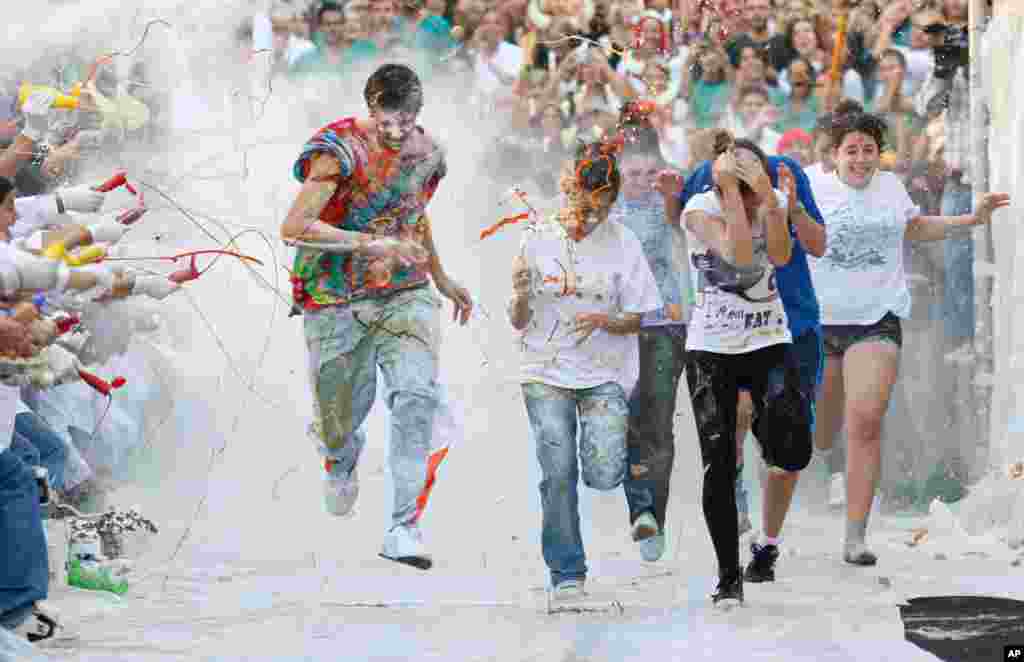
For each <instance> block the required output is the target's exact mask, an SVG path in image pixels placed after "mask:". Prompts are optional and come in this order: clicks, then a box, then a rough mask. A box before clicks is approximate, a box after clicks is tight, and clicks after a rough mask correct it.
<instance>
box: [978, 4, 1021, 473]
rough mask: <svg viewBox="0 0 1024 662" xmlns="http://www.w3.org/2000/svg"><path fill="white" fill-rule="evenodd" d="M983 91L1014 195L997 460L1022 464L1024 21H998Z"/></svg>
mask: <svg viewBox="0 0 1024 662" xmlns="http://www.w3.org/2000/svg"><path fill="white" fill-rule="evenodd" d="M983 54H984V57H985V62H984V68H983V70H984V72H985V81H984V87H985V88H986V89H985V91H986V93H987V97H988V101H989V106H990V109H991V129H990V134H989V158H990V163H991V166H990V182H989V189H990V190H992V191H998V192H1007V193H1010V194H1011V195H1012V196H1014V202H1013V206H1012V207H1011V208H1010V209H1009V210H1008V211H1004V212H999V213H998V214H997V215H996V217H995V218H994V220H993V238H994V244H995V262H996V269H997V272H998V273H997V276H996V291H995V298H994V301H995V303H994V309H995V310H994V322H995V329H994V332H995V346H994V352H993V356H994V363H995V375H994V376H995V388H994V389H993V394H992V417H991V440H992V451H993V455H992V460H993V461H995V462H1000V463H1005V462H1006V461H1017V460H1019V459H1021V458H1020V457H1019V456H1021V455H1022V446H1021V443H1020V442H1021V438H1022V437H1021V432H1024V409H1022V407H1021V404H1022V397H1021V396H1022V395H1024V363H1022V362H1021V357H1022V356H1024V285H1022V283H1021V282H1020V279H1021V277H1022V276H1024V268H1022V269H1018V268H1017V265H1019V264H1021V260H1022V259H1024V231H1022V230H1021V229H1020V227H1019V226H1020V220H1021V211H1022V210H1024V111H1022V110H1020V109H1019V106H1020V105H1021V102H1022V101H1024V16H1005V15H1004V16H997V17H995V18H994V19H993V21H992V23H991V25H990V26H989V28H988V30H987V32H986V34H985V40H984V44H983Z"/></svg>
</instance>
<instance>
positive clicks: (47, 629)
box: [12, 600, 78, 647]
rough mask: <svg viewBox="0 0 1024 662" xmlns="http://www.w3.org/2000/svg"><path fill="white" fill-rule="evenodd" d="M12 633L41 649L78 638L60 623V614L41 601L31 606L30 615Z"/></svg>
mask: <svg viewBox="0 0 1024 662" xmlns="http://www.w3.org/2000/svg"><path fill="white" fill-rule="evenodd" d="M12 632H13V633H14V635H15V636H17V637H24V638H25V639H27V640H28V641H29V642H31V643H33V644H35V645H36V646H42V647H46V646H49V645H52V644H59V643H66V642H69V641H74V640H76V639H77V638H78V637H77V636H75V635H74V634H72V633H71V632H69V631H68V630H67V628H66V627H65V626H64V625H63V624H62V623H61V618H60V613H59V612H58V611H57V610H56V609H54V608H53V607H51V606H50V605H49V604H48V603H46V602H45V601H43V600H40V601H38V602H36V603H35V604H34V605H32V613H30V614H29V615H28V618H26V619H25V620H24V621H22V623H21V625H19V626H18V627H16V628H14V629H13V630H12Z"/></svg>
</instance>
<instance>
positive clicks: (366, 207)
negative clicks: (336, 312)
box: [293, 118, 446, 310]
mask: <svg viewBox="0 0 1024 662" xmlns="http://www.w3.org/2000/svg"><path fill="white" fill-rule="evenodd" d="M316 154H329V155H331V156H333V157H335V158H336V159H337V160H338V162H339V163H340V164H341V175H340V176H339V177H338V189H337V191H336V192H335V194H334V196H333V197H332V198H331V199H330V201H328V203H327V205H326V206H325V207H324V210H323V211H322V212H321V214H320V220H321V221H323V222H324V223H327V224H328V225H332V226H334V227H337V228H340V229H342V230H349V231H353V232H365V233H367V234H372V235H374V236H376V237H392V238H395V239H406V240H409V239H411V240H415V241H419V242H422V241H423V237H424V234H425V232H426V229H427V223H428V220H427V218H426V216H425V214H424V211H425V209H426V206H427V203H428V202H430V199H431V198H432V197H433V195H434V191H436V190H437V186H438V184H439V183H440V181H441V178H443V177H444V175H445V173H446V164H445V158H444V151H443V150H442V148H441V147H440V146H439V145H438V144H437V143H436V142H435V141H434V140H433V139H432V138H430V136H428V135H427V134H426V133H425V132H424V131H423V129H421V128H420V127H416V130H415V131H414V133H413V135H411V136H410V137H409V139H408V140H406V142H405V144H404V145H403V147H402V150H401V152H392V151H388V150H383V149H375V148H374V143H373V141H372V140H371V137H370V135H369V134H368V133H366V131H365V130H364V129H363V127H361V126H360V125H359V124H357V122H356V120H355V119H354V118H346V119H343V120H340V121H338V122H335V123H333V124H329V125H327V126H326V127H324V128H323V129H321V130H320V131H318V132H317V134H316V135H315V136H313V138H312V139H310V141H309V142H307V143H306V145H305V147H304V148H303V150H302V154H301V155H300V156H299V159H298V160H297V161H296V163H295V167H294V174H295V177H296V179H298V180H299V181H300V182H303V181H305V180H306V176H307V175H308V173H309V167H310V159H311V158H312V157H313V156H314V155H316ZM294 278H295V280H296V281H297V282H296V283H295V287H294V290H293V291H294V293H295V297H296V303H297V304H299V305H300V306H301V307H302V308H304V309H306V310H316V309H318V308H322V307H324V306H332V305H339V304H346V303H349V302H351V301H357V300H360V299H367V298H372V297H382V296H386V295H388V294H392V293H394V292H396V291H399V290H404V289H408V288H411V287H419V286H422V285H426V284H427V283H428V282H429V274H428V273H427V272H426V271H424V270H422V269H418V268H415V267H404V266H401V265H397V264H394V263H393V262H392V261H391V260H388V259H384V258H373V257H369V256H366V255H362V254H337V253H328V252H325V251H322V250H318V249H313V248H305V247H300V248H299V249H298V250H297V252H296V255H295V266H294Z"/></svg>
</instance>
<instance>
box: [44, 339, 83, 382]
mask: <svg viewBox="0 0 1024 662" xmlns="http://www.w3.org/2000/svg"><path fill="white" fill-rule="evenodd" d="M44 351H45V352H46V363H47V366H48V367H49V372H50V373H52V375H53V377H52V380H53V381H52V383H53V384H54V385H57V384H66V383H68V382H73V381H76V380H78V378H79V376H78V369H79V362H78V357H76V356H75V355H74V354H72V353H71V352H69V351H68V350H66V349H64V348H63V347H61V346H60V345H50V346H49V347H47V348H46V349H45V350H44Z"/></svg>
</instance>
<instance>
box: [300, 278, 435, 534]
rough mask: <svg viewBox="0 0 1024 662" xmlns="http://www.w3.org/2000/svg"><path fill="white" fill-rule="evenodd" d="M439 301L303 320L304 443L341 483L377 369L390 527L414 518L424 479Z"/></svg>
mask: <svg viewBox="0 0 1024 662" xmlns="http://www.w3.org/2000/svg"><path fill="white" fill-rule="evenodd" d="M440 306H441V302H440V300H439V299H438V298H437V297H436V296H435V295H434V294H433V292H432V291H431V290H430V289H428V288H426V287H419V288H416V289H412V290H405V291H402V292H398V293H396V294H392V295H390V296H388V297H386V298H381V299H373V300H369V301H361V302H357V303H354V304H351V305H348V306H332V307H329V308H324V309H321V310H319V311H316V312H312V313H306V314H305V332H306V344H307V348H308V350H309V361H310V364H309V375H310V379H311V382H312V384H311V385H312V388H313V394H314V399H313V400H314V405H313V409H314V420H313V425H312V426H311V430H310V432H311V435H312V436H313V438H314V440H315V441H316V443H317V447H318V450H319V452H320V454H321V455H322V456H323V457H325V458H330V459H332V460H334V461H335V462H336V464H335V465H334V467H333V469H332V471H335V472H338V473H340V474H341V475H349V474H350V472H352V471H353V470H354V469H355V467H356V463H357V462H358V461H359V456H360V454H361V453H362V450H363V447H364V446H365V445H366V435H365V433H364V432H363V431H362V429H361V427H362V425H363V423H364V422H365V421H366V417H367V416H368V415H369V413H370V409H371V408H372V407H373V402H374V400H375V398H376V395H377V369H378V368H380V370H381V373H382V374H383V376H384V384H385V386H386V387H387V391H386V395H385V398H386V400H385V404H386V405H387V407H388V409H389V410H390V412H391V449H390V458H389V462H390V466H391V476H392V479H393V480H394V489H395V498H394V508H393V511H392V516H391V519H392V526H398V525H403V524H410V523H412V522H414V521H415V520H416V518H417V507H416V498H417V497H418V496H419V494H420V493H421V492H422V491H423V487H424V484H425V481H426V477H427V457H428V455H429V453H430V443H431V435H432V432H433V426H434V415H435V413H436V411H437V407H438V400H439V391H438V384H437V370H438V343H439V340H440V324H441V318H440Z"/></svg>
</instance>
